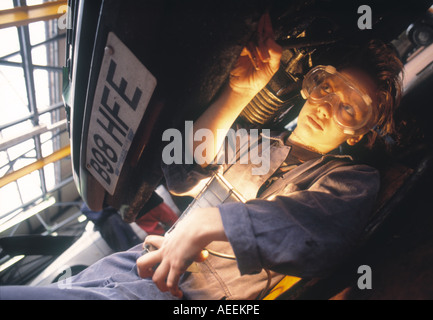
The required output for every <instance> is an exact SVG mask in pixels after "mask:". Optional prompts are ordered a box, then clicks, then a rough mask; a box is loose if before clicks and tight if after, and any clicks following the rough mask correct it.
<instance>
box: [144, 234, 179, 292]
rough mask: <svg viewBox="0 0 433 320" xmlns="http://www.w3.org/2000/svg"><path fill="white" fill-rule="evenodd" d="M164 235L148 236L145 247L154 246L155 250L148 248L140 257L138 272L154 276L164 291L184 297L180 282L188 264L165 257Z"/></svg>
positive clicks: (145, 275)
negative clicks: (168, 259) (168, 260)
mask: <svg viewBox="0 0 433 320" xmlns="http://www.w3.org/2000/svg"><path fill="white" fill-rule="evenodd" d="M163 242H164V237H161V236H148V237H146V239H145V241H144V243H143V247H144V248H149V247H153V250H152V249H151V250H146V254H144V255H143V256H141V257H140V258H138V260H137V262H136V264H137V272H138V275H139V276H140V277H141V278H152V281H153V282H154V283H155V285H156V286H157V287H158V289H159V290H161V291H162V292H167V291H170V293H171V294H172V295H174V296H176V297H179V298H182V296H183V293H182V291H181V290H180V289H179V286H178V283H179V279H180V276H181V274H183V273H184V272H185V270H186V268H187V266H186V265H185V264H184V263H183V262H180V263H179V262H177V263H176V260H175V262H173V261H170V262H167V260H165V259H163V258H164V256H163V254H164V253H163V251H164V250H163V249H158V248H162V246H163Z"/></svg>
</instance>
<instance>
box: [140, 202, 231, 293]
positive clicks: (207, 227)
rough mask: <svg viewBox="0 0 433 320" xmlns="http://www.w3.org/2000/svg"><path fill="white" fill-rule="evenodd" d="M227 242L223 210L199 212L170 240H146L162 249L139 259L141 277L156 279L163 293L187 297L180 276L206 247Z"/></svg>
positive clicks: (180, 227)
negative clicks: (221, 211)
mask: <svg viewBox="0 0 433 320" xmlns="http://www.w3.org/2000/svg"><path fill="white" fill-rule="evenodd" d="M224 240H227V238H226V236H225V233H224V228H223V224H222V220H221V216H220V212H219V210H218V209H217V208H203V209H196V210H194V211H192V212H191V213H189V214H188V215H187V216H186V217H185V218H183V219H182V220H180V221H179V222H178V224H177V225H176V227H175V228H174V229H173V230H172V231H171V232H170V234H169V235H168V236H167V237H161V236H148V237H147V238H146V239H145V242H144V245H146V244H151V245H153V246H154V247H156V248H159V249H158V250H155V251H151V252H149V253H147V254H145V255H144V256H142V257H140V258H139V259H138V260H137V271H138V274H139V276H140V277H142V278H149V277H152V280H153V281H154V282H155V284H156V286H157V287H158V288H159V290H161V291H162V292H167V291H170V292H171V294H173V295H174V296H176V297H179V298H180V297H182V295H183V293H182V291H181V290H180V289H179V279H180V276H181V275H182V274H183V273H184V272H185V271H186V270H187V268H188V267H189V266H190V265H191V263H193V262H194V261H195V260H197V259H198V258H199V256H200V253H201V251H202V249H203V248H204V247H205V246H206V245H208V244H209V243H210V242H212V241H224ZM158 264H159V265H158ZM156 265H158V266H157V267H156V270H154V269H155V268H154V267H155V266H156Z"/></svg>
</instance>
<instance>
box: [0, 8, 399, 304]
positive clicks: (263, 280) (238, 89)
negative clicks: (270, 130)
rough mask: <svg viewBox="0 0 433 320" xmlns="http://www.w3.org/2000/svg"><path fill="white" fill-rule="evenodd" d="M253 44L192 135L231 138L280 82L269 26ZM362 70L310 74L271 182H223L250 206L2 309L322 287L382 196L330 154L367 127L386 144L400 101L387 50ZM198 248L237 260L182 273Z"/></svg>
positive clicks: (201, 171) (236, 175)
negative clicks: (303, 280) (294, 284)
mask: <svg viewBox="0 0 433 320" xmlns="http://www.w3.org/2000/svg"><path fill="white" fill-rule="evenodd" d="M258 34H259V36H258V43H257V44H256V46H248V47H247V48H245V49H244V50H243V52H242V54H241V56H240V58H239V60H238V63H237V65H236V66H235V67H234V69H233V70H232V72H231V77H230V81H229V85H227V87H226V88H225V89H224V90H223V92H222V94H221V95H220V96H219V98H218V99H217V100H216V101H215V103H213V104H212V105H211V106H210V107H209V108H208V109H207V110H206V111H205V113H204V114H203V115H202V116H201V117H200V118H199V119H198V120H197V121H196V122H195V123H194V130H195V131H197V130H199V129H201V128H206V129H210V130H211V131H212V132H217V130H220V132H221V130H222V129H224V130H226V131H228V130H229V129H230V127H231V126H232V125H233V123H234V121H235V120H236V118H237V117H238V116H239V114H240V113H241V111H242V109H243V108H244V107H245V106H246V105H247V104H248V102H249V101H250V100H251V99H252V98H253V97H254V96H255V95H256V94H257V93H258V92H259V91H260V90H261V89H262V88H263V87H264V86H265V85H266V84H267V83H268V81H269V80H270V79H271V78H272V76H273V74H274V73H275V72H276V71H277V70H278V68H279V63H280V57H281V48H280V47H279V46H278V45H277V44H276V43H275V41H274V40H273V32H272V27H271V23H270V21H269V16H267V15H265V16H263V17H262V19H261V20H260V22H259V30H258ZM354 62H355V60H354ZM358 62H360V63H358V64H356V63H354V64H353V65H352V66H350V67H349V66H347V67H344V68H341V69H339V70H338V71H337V70H336V69H335V68H334V67H331V66H318V67H316V68H313V69H312V70H311V71H310V72H309V73H308V74H307V75H306V77H305V80H304V83H303V90H302V94H303V95H304V97H305V98H306V102H305V105H304V107H303V108H302V110H301V112H300V114H299V118H298V123H297V127H296V129H295V130H294V131H293V132H292V133H290V132H283V133H281V134H279V135H277V136H273V137H271V138H270V139H271V141H272V142H271V147H270V157H271V158H270V159H271V170H270V171H269V173H267V174H266V175H263V176H259V177H257V176H252V175H251V170H250V169H251V166H248V165H241V164H234V165H232V166H230V168H229V169H227V170H226V172H225V173H224V176H225V177H227V179H231V181H233V183H234V184H235V185H236V187H239V188H240V189H242V186H243V185H244V186H245V185H248V186H251V185H252V186H253V187H254V188H255V189H254V190H255V196H254V197H251V198H252V199H251V200H249V201H247V202H246V203H243V202H236V203H225V204H221V205H219V206H218V207H213V208H199V209H195V210H193V211H191V212H190V213H189V214H188V215H187V216H186V217H185V218H184V219H181V220H180V221H179V222H178V224H177V225H176V227H175V228H174V229H173V230H172V231H171V232H170V234H169V235H168V236H166V237H160V236H149V237H148V238H146V240H145V243H144V245H149V244H150V245H153V246H154V247H156V248H159V249H157V250H154V251H150V252H148V253H147V254H145V255H141V252H142V246H141V245H140V246H138V247H136V248H133V249H131V250H129V251H126V252H122V253H118V254H114V255H112V256H109V257H107V258H105V259H102V260H101V261H99V262H98V263H96V264H95V265H93V266H90V267H89V268H87V269H86V270H85V271H84V272H82V273H81V274H79V275H77V276H75V277H73V278H72V279H69V280H67V281H68V283H67V284H68V286H62V288H66V289H59V286H58V285H56V284H53V285H51V286H49V287H43V288H29V287H12V288H7V287H3V288H0V296H1V298H2V299H7V298H15V299H25V298H29V299H31V298H36V299H41V298H47V299H56V298H61V299H68V298H71V299H106V298H113V299H177V298H184V299H223V298H225V299H254V298H256V297H257V296H258V294H259V293H260V292H261V291H262V290H263V289H264V288H266V287H267V285H266V284H267V281H268V277H270V279H271V286H273V285H274V284H276V283H277V282H278V281H279V280H280V279H281V278H282V277H283V275H284V274H289V275H294V276H299V277H316V276H323V275H326V273H327V272H329V271H330V270H331V269H332V267H333V266H335V264H336V263H338V262H339V261H341V259H343V258H344V255H345V254H347V253H348V252H349V251H350V249H351V248H352V246H353V245H354V244H356V241H357V239H358V238H359V236H360V235H361V233H362V230H363V228H364V226H365V223H366V222H367V220H368V216H369V213H370V211H371V208H372V206H373V203H374V201H375V197H376V194H377V191H378V188H379V175H378V172H377V171H376V170H375V169H373V168H371V167H369V166H366V165H362V164H357V163H355V162H354V161H352V159H351V158H350V157H349V156H342V155H337V154H334V152H333V151H334V150H335V149H337V148H338V147H339V146H340V145H341V144H342V143H348V144H349V145H354V144H356V143H358V142H359V141H360V140H361V139H363V137H364V136H366V138H368V136H370V138H372V139H374V137H375V136H376V131H374V130H372V129H373V128H375V127H380V130H381V131H382V132H383V133H388V132H390V130H391V129H392V112H393V110H394V107H395V106H396V104H397V100H398V96H399V91H400V87H399V74H400V72H401V69H402V66H401V63H400V62H399V60H398V59H397V58H396V56H395V55H394V53H393V51H392V50H390V49H389V48H388V47H387V46H385V45H383V44H381V43H377V42H373V43H371V44H370V46H369V48H367V49H366V50H365V51H364V52H363V53H362V59H360V60H359V61H358ZM214 137H215V139H216V140H217V141H214V143H213V145H214V146H215V148H214V153H213V154H206V157H207V158H206V159H207V164H211V163H212V160H213V159H214V157H215V156H216V155H217V151H218V149H219V148H218V146H221V144H222V139H221V135H214ZM219 139H220V140H219ZM195 147H196V146H195ZM190 151H193V150H190ZM187 152H188V151H187ZM211 168H212V169H211ZM163 170H164V173H165V176H166V180H167V184H168V186H169V187H171V188H172V190H173V191H174V192H176V193H185V192H187V191H189V190H190V189H192V188H193V187H194V184H196V183H198V182H199V181H198V179H197V177H205V176H206V175H209V176H210V175H211V174H212V172H213V170H214V169H213V165H208V166H207V165H206V164H204V165H202V166H199V165H195V166H189V167H184V166H182V165H179V166H163ZM241 191H242V190H241ZM204 248H207V249H212V250H214V251H216V252H220V253H224V254H228V255H229V256H231V255H234V256H235V257H236V260H231V259H225V258H221V257H216V256H209V258H208V259H207V260H206V261H204V262H200V263H196V264H195V266H196V269H197V270H195V271H193V272H190V271H189V270H188V271H187V268H188V267H189V266H190V265H191V263H192V262H193V261H194V260H197V259H198V258H199V256H200V253H201V252H202V250H203V249H204ZM264 270H270V272H269V273H268V272H265V271H264Z"/></svg>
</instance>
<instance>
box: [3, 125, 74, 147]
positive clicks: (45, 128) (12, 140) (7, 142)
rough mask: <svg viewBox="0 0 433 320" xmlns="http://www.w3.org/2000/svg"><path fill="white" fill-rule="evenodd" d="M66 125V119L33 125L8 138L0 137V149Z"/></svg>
mask: <svg viewBox="0 0 433 320" xmlns="http://www.w3.org/2000/svg"><path fill="white" fill-rule="evenodd" d="M64 126H66V119H64V120H61V121H59V122H56V123H53V124H52V125H45V124H44V125H39V126H37V127H33V128H32V129H31V130H29V131H28V132H24V133H22V134H20V135H18V136H15V137H12V138H9V139H2V140H0V151H3V150H4V149H7V148H10V147H12V146H15V145H17V144H19V143H21V142H24V141H26V140H28V139H30V138H32V137H34V136H35V135H40V134H43V133H45V132H48V131H54V130H56V129H59V128H62V127H64Z"/></svg>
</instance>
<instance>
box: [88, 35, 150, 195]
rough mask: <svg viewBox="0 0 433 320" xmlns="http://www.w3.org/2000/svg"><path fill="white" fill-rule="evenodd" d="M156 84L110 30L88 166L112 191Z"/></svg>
mask: <svg viewBox="0 0 433 320" xmlns="http://www.w3.org/2000/svg"><path fill="white" fill-rule="evenodd" d="M155 87H156V79H155V77H154V76H153V75H152V74H151V73H150V72H149V70H147V69H146V67H145V66H143V65H142V64H141V62H140V61H139V60H138V59H137V58H136V57H135V56H134V54H133V53H132V52H131V51H130V50H129V49H128V48H127V47H126V46H125V45H124V44H123V43H122V42H121V41H120V39H119V38H118V37H117V36H116V35H115V34H114V33H110V34H109V35H108V39H107V45H106V47H105V54H104V58H103V61H102V65H101V70H100V73H99V77H98V83H97V87H96V91H95V97H94V100H93V105H92V112H91V117H90V126H89V134H88V137H87V150H86V166H87V169H88V170H89V172H90V173H91V174H92V175H93V176H94V177H95V179H96V180H98V181H99V183H101V185H102V186H103V187H104V188H105V190H106V191H107V192H108V193H110V194H111V195H113V193H114V191H115V188H116V185H117V182H118V180H119V175H120V172H121V171H122V168H123V165H124V162H125V159H126V155H127V154H128V150H129V148H130V147H131V143H132V140H133V138H134V136H135V133H136V131H137V128H138V126H139V124H140V122H141V119H142V117H143V115H144V112H145V111H146V108H147V106H148V104H149V101H150V98H151V96H152V94H153V92H154V90H155Z"/></svg>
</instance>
